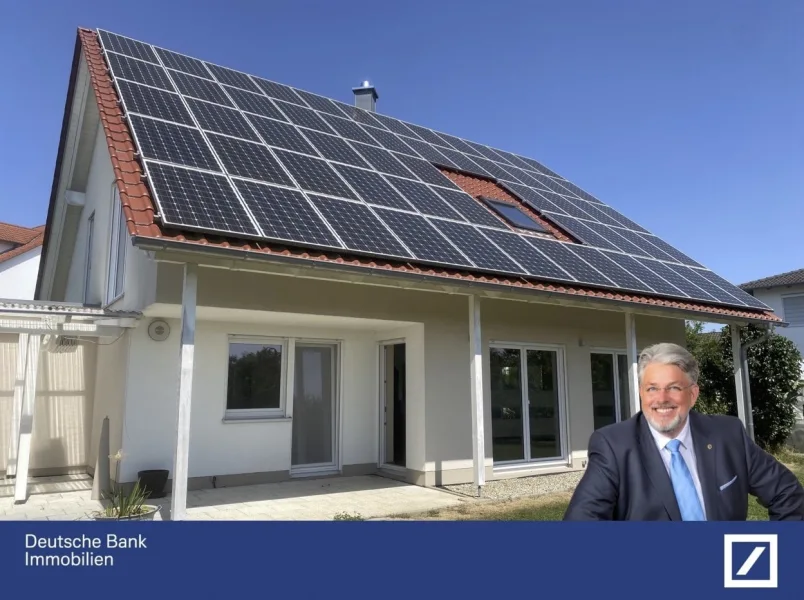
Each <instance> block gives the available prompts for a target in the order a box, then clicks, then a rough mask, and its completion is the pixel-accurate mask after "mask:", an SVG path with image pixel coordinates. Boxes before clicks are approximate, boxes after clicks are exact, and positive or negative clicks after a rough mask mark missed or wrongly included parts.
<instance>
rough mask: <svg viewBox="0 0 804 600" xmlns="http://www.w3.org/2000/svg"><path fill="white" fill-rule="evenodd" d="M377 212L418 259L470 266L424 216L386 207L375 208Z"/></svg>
mask: <svg viewBox="0 0 804 600" xmlns="http://www.w3.org/2000/svg"><path fill="white" fill-rule="evenodd" d="M377 213H378V214H379V216H380V218H381V219H382V220H383V221H385V223H386V224H387V225H388V227H389V228H390V229H391V230H393V231H394V233H396V235H397V237H399V239H400V240H402V242H403V243H404V244H405V245H406V246H407V247H408V248H410V250H411V251H412V252H413V253H414V254H415V255H416V258H418V259H419V260H424V261H430V262H434V263H438V264H442V265H455V266H460V267H471V266H472V263H471V262H469V261H468V260H467V259H466V258H465V257H464V256H463V255H462V254H461V253H460V252H459V251H458V250H457V249H456V248H455V246H453V245H452V244H451V243H450V242H449V241H448V240H447V239H446V238H445V237H444V236H443V235H442V234H441V233H440V232H439V231H438V230H437V229H436V228H435V227H433V225H431V224H430V222H429V221H428V220H427V219H426V218H424V217H422V216H419V215H414V214H410V213H402V212H398V211H395V210H387V209H377Z"/></svg>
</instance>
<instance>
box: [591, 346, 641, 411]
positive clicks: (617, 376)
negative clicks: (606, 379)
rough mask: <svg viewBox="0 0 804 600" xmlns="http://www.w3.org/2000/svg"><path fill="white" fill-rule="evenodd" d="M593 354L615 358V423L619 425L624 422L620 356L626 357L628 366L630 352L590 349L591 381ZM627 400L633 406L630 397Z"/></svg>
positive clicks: (614, 349) (612, 349)
mask: <svg viewBox="0 0 804 600" xmlns="http://www.w3.org/2000/svg"><path fill="white" fill-rule="evenodd" d="M593 354H608V355H609V356H613V357H614V395H615V397H616V398H615V401H614V404H615V407H614V410H615V412H614V415H615V418H616V421H615V422H616V423H619V422H620V421H622V420H623V415H622V410H621V408H622V398H621V397H620V395H621V394H622V390H621V389H620V361H619V360H618V359H619V357H620V356H624V357H625V362H626V365H627V364H628V351H627V350H625V349H623V348H594V347H593V348H590V349H589V367H590V370H589V377H590V381H591V377H592V370H591V366H592V355H593ZM592 400H593V402H592V409H593V410H594V398H593V399H592ZM626 400H627V404H628V406H630V405H631V398H630V397H628V398H626ZM593 417H594V415H593Z"/></svg>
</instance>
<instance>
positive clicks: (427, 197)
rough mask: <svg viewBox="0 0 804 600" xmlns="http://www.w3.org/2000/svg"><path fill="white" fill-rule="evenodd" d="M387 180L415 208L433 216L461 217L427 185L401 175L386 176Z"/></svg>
mask: <svg viewBox="0 0 804 600" xmlns="http://www.w3.org/2000/svg"><path fill="white" fill-rule="evenodd" d="M388 181H389V182H391V185H393V186H394V187H395V188H396V189H398V190H399V191H400V192H401V193H402V195H403V196H404V197H405V198H407V200H408V202H410V203H411V204H412V205H413V206H415V207H416V209H417V210H418V211H419V212H420V213H422V214H424V215H430V216H435V217H444V218H446V219H461V216H460V215H459V214H458V213H457V212H455V211H454V210H453V209H452V208H450V206H449V205H448V204H447V203H446V202H444V200H443V199H442V198H441V197H440V196H439V195H438V194H436V193H435V192H434V191H433V188H431V187H430V186H428V185H425V184H423V183H419V182H417V181H411V180H410V179H402V178H401V177H393V176H391V175H389V176H388Z"/></svg>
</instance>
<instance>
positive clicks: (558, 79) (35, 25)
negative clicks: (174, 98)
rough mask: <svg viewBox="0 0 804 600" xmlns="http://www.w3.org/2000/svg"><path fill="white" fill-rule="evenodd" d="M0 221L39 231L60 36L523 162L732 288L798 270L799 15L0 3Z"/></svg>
mask: <svg viewBox="0 0 804 600" xmlns="http://www.w3.org/2000/svg"><path fill="white" fill-rule="evenodd" d="M3 13H4V18H3V23H2V25H0V33H1V34H2V35H0V81H2V82H3V84H2V85H0V165H2V172H3V183H4V194H3V199H2V200H0V207H1V208H0V220H2V221H8V222H14V223H19V224H22V225H28V226H33V225H37V224H41V223H44V222H45V218H46V215H47V203H48V199H49V195H50V188H51V183H52V177H53V165H54V161H55V158H56V150H57V146H58V136H59V130H60V127H61V118H62V112H63V108H64V101H65V93H66V90H67V83H68V77H69V69H70V62H71V58H72V52H73V46H74V43H75V35H76V28H77V27H79V26H83V27H93V28H105V29H109V30H112V31H115V32H116V33H120V34H123V35H128V36H131V37H135V38H138V39H141V40H144V41H147V42H151V43H154V44H158V45H161V46H164V47H167V48H169V49H172V50H176V51H179V52H183V53H186V54H190V55H193V56H196V57H198V58H203V59H206V60H209V61H212V62H216V63H219V64H222V65H225V66H230V67H233V68H237V69H241V70H244V71H247V72H251V73H254V74H256V75H260V76H263V77H266V78H268V79H273V80H276V81H280V82H283V83H287V84H290V85H294V86H297V87H300V88H303V89H307V90H310V91H312V92H316V93H319V94H323V95H327V96H330V97H332V98H336V99H339V100H342V101H345V102H352V92H351V88H352V87H353V86H355V85H358V84H359V83H360V82H361V81H362V80H363V79H370V80H371V81H372V82H373V83H374V84H375V85H376V86H377V90H378V92H379V96H380V98H379V101H378V106H377V108H378V110H379V111H380V112H384V113H386V114H389V115H392V116H395V117H399V118H402V119H405V120H409V121H411V122H414V123H418V124H421V125H425V126H429V127H432V128H434V129H438V130H440V131H445V132H447V133H452V134H455V135H459V136H462V137H465V138H468V139H471V140H474V141H478V142H482V143H487V144H490V145H493V146H497V147H500V148H503V149H506V150H511V151H514V152H518V153H522V154H525V155H528V156H531V157H533V158H535V159H537V160H539V161H541V162H543V163H544V164H546V165H547V166H548V167H550V168H552V169H553V170H555V171H557V172H558V173H560V174H562V175H563V176H565V177H567V178H568V179H570V180H571V181H573V182H575V183H576V184H577V185H580V186H581V187H583V188H585V189H587V190H588V191H589V192H591V193H593V194H594V195H596V196H597V197H598V198H600V199H602V200H603V201H605V202H607V203H609V204H610V205H612V206H614V207H615V208H616V209H618V210H620V211H621V212H623V213H624V214H626V215H628V216H629V217H630V218H632V219H634V220H635V221H637V222H638V223H640V224H642V225H643V226H644V227H646V228H647V229H649V230H650V231H652V232H654V233H656V234H657V235H659V236H661V237H662V238H664V239H665V240H667V241H668V242H669V243H671V244H673V245H674V246H676V247H678V248H679V249H681V250H682V251H684V252H687V253H688V254H690V255H692V256H693V257H694V258H696V259H697V260H699V261H701V262H702V263H703V264H705V265H706V266H708V267H710V268H712V269H713V270H715V271H716V272H718V273H720V274H721V275H723V276H724V277H726V278H727V279H729V280H731V281H732V282H735V283H741V282H743V281H746V280H749V279H753V278H756V277H762V276H766V275H770V274H774V273H777V272H782V271H787V270H791V269H797V268H802V267H804V246H802V241H801V240H802V222H804V202H803V201H802V191H804V185H802V184H804V169H803V168H802V164H804V160H803V159H804V147H803V145H804V76H803V75H802V73H804V71H802V66H801V57H802V56H804V36H802V35H801V31H802V26H803V25H804V3H801V2H799V1H797V0H775V1H774V2H760V1H756V2H746V1H742V0H728V1H726V0H722V1H715V0H708V1H706V2H700V1H690V0H675V1H673V2H664V3H659V2H650V3H649V2H644V1H636V0H634V1H616V0H611V1H607V2H600V1H593V0H586V1H574V2H573V1H570V2H558V1H553V2H542V1H538V0H534V1H524V0H523V1H521V2H515V1H499V0H495V1H494V2H490V1H487V2H478V1H477V0H463V1H458V0H454V1H434V0H428V1H420V0H416V1H406V2H383V1H381V0H375V2H360V3H351V2H335V1H328V2H327V1H324V0H320V1H318V2H313V1H303V0H292V1H291V0H273V1H271V2H261V3H258V2H244V1H227V2H223V1H221V2H200V1H196V2H190V1H188V0H175V1H168V0H161V1H158V2H154V1H151V0H138V1H137V2H136V3H116V2H110V1H107V2H89V1H79V0H71V1H70V2H52V1H43V0H38V1H33V0H26V1H25V2H13V3H5V5H4V10H3Z"/></svg>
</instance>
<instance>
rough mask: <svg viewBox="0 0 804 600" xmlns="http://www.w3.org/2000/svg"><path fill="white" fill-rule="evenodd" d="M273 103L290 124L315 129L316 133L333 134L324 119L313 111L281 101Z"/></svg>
mask: <svg viewBox="0 0 804 600" xmlns="http://www.w3.org/2000/svg"><path fill="white" fill-rule="evenodd" d="M275 102H276V105H277V106H278V107H279V110H281V111H282V114H284V115H285V116H286V117H287V119H288V121H290V122H291V123H295V124H296V125H301V126H302V127H307V128H308V129H315V130H316V131H323V132H325V133H333V131H332V128H331V127H330V126H329V125H327V124H326V122H325V121H324V119H322V118H321V117H320V116H319V115H318V113H317V112H315V111H314V110H312V109H309V108H304V107H303V106H298V105H296V104H291V103H290V102H284V101H282V100H275Z"/></svg>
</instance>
